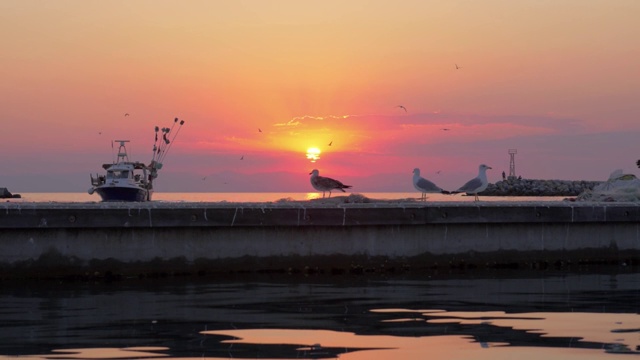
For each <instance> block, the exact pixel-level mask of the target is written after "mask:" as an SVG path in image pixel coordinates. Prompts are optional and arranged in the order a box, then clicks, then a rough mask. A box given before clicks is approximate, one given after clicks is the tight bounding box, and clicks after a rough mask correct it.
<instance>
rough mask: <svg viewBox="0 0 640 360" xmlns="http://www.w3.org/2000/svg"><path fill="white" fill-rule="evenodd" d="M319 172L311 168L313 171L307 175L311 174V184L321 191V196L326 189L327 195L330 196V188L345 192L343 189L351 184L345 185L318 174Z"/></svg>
mask: <svg viewBox="0 0 640 360" xmlns="http://www.w3.org/2000/svg"><path fill="white" fill-rule="evenodd" d="M319 174H320V172H319V171H318V170H317V169H313V171H311V172H310V173H309V175H311V186H313V188H314V189H316V190H318V191H322V197H323V198H324V195H325V192H326V191H328V192H329V197H331V190H340V191H342V192H345V191H344V189H348V188H350V187H351V185H345V184H343V183H341V182H340V181H338V180H334V179H332V178H328V177H324V176H320V175H319Z"/></svg>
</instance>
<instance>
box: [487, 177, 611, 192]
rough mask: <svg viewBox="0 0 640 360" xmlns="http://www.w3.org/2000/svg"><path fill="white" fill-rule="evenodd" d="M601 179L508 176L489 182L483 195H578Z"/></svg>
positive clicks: (594, 185) (590, 188)
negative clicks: (538, 178) (504, 178)
mask: <svg viewBox="0 0 640 360" xmlns="http://www.w3.org/2000/svg"><path fill="white" fill-rule="evenodd" d="M600 184H602V181H584V180H576V181H571V180H535V179H517V178H510V179H507V180H502V181H498V182H496V183H495V184H489V186H487V189H486V190H485V191H483V192H482V193H480V195H484V196H578V195H580V194H582V193H583V192H585V191H587V190H593V188H595V187H596V186H598V185H600Z"/></svg>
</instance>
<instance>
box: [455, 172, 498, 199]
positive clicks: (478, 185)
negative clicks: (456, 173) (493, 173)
mask: <svg viewBox="0 0 640 360" xmlns="http://www.w3.org/2000/svg"><path fill="white" fill-rule="evenodd" d="M488 169H491V167H490V166H487V165H485V164H482V165H480V166H478V176H476V177H475V178H473V179H471V180H469V181H467V183H466V184H464V185H462V186H461V187H460V188H459V189H458V190H456V191H452V193H453V194H458V193H462V192H463V193H466V194H467V195H475V201H479V200H480V199H478V193H479V192H483V191H484V190H485V189H486V188H487V186H489V181H488V180H487V170H488Z"/></svg>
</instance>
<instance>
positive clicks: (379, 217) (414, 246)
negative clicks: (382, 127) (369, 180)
mask: <svg viewBox="0 0 640 360" xmlns="http://www.w3.org/2000/svg"><path fill="white" fill-rule="evenodd" d="M332 200H334V199H332ZM639 224H640V206H638V205H636V204H633V203H622V204H621V203H607V204H603V203H575V202H564V201H563V202H541V203H524V202H522V203H520V202H519V203H513V202H480V203H479V204H475V203H473V202H459V203H452V202H441V203H428V202H427V203H420V202H415V201H398V202H371V203H355V204H353V203H346V204H345V203H335V202H329V201H312V202H282V203H250V204H234V203H156V202H151V203H69V204H62V203H7V204H4V205H3V207H0V250H1V251H0V277H3V278H16V277H57V276H87V277H102V276H147V275H154V274H155V275H171V274H198V273H199V274H204V273H207V274H208V273H229V272H327V273H332V274H342V273H361V272H395V271H407V270H416V269H432V268H441V267H447V268H450V267H472V268H477V267H481V268H495V267H526V268H540V267H543V268H544V267H547V266H554V265H562V266H564V265H569V264H599V263H607V264H617V265H621V266H626V265H629V266H631V265H636V264H638V263H639V260H640V227H639V226H638V225H639Z"/></svg>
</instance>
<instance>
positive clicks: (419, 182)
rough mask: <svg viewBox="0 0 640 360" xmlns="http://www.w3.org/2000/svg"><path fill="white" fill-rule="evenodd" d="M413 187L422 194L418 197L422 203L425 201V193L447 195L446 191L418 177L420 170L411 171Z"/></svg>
mask: <svg viewBox="0 0 640 360" xmlns="http://www.w3.org/2000/svg"><path fill="white" fill-rule="evenodd" d="M413 187H414V188H416V190H418V191H420V192H421V193H422V197H420V200H422V201H426V200H427V193H441V194H449V192H448V191H445V190H442V188H440V187H438V186H436V184H434V183H432V182H431V181H429V180H427V179H425V178H423V177H422V176H420V169H418V168H415V169H413Z"/></svg>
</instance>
